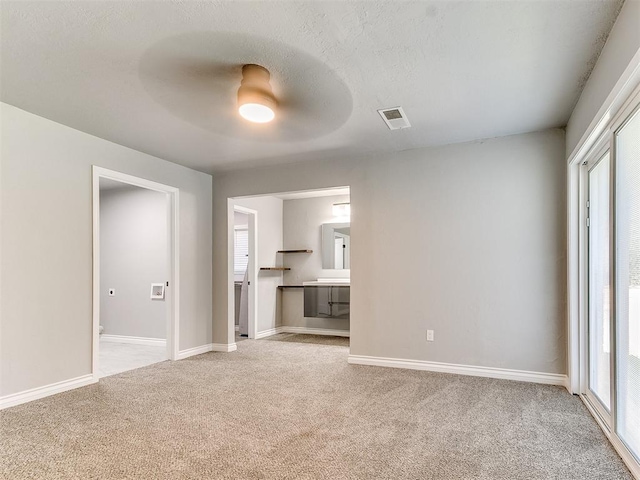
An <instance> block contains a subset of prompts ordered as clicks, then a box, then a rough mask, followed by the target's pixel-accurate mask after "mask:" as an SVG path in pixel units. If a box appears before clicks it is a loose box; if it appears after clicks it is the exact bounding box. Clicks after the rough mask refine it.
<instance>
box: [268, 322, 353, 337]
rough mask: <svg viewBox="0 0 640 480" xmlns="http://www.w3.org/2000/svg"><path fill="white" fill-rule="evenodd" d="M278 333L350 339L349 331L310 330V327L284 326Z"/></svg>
mask: <svg viewBox="0 0 640 480" xmlns="http://www.w3.org/2000/svg"><path fill="white" fill-rule="evenodd" d="M278 328H279V329H280V331H279V332H278V333H301V334H305V335H327V336H331V337H348V336H350V333H349V330H329V329H326V328H308V327H288V326H285V325H283V326H282V327H278Z"/></svg>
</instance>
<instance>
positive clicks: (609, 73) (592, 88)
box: [566, 0, 640, 155]
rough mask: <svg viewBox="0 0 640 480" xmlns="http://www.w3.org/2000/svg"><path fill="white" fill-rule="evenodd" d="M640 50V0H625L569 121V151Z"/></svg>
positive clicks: (568, 153) (567, 149) (569, 152)
mask: <svg viewBox="0 0 640 480" xmlns="http://www.w3.org/2000/svg"><path fill="white" fill-rule="evenodd" d="M638 52H640V0H626V1H625V3H624V5H623V6H622V10H620V13H619V15H618V19H617V20H616V23H615V24H614V26H613V28H612V29H611V32H610V33H609V38H608V39H607V43H606V44H605V46H604V48H603V49H602V52H601V53H600V57H599V58H598V62H597V63H596V66H595V67H594V69H593V71H592V72H591V76H590V77H589V80H588V81H587V83H586V85H585V87H584V89H583V90H582V94H581V95H580V99H579V100H578V103H577V104H576V106H575V108H574V110H573V113H572V114H571V118H570V119H569V123H568V124H567V146H566V152H567V155H570V154H571V153H572V152H573V150H574V148H575V147H576V146H577V145H578V143H579V141H580V139H581V138H582V136H583V135H584V133H585V132H586V131H587V128H588V127H589V124H590V123H591V122H592V121H593V119H594V118H595V117H596V114H597V113H598V110H599V109H600V107H602V105H603V104H604V102H605V100H606V99H607V97H608V96H609V94H610V93H611V91H612V90H613V87H614V86H615V85H616V83H617V82H618V80H619V79H620V77H621V75H622V73H623V72H624V70H625V69H626V68H627V66H628V65H629V63H630V62H631V59H632V58H633V57H634V55H636V54H638Z"/></svg>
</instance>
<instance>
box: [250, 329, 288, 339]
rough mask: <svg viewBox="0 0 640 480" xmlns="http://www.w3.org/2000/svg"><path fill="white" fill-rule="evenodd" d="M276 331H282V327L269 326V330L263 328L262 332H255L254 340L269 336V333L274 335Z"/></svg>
mask: <svg viewBox="0 0 640 480" xmlns="http://www.w3.org/2000/svg"><path fill="white" fill-rule="evenodd" d="M278 333H282V327H276V328H270V329H269V330H263V331H262V332H258V333H256V340H259V339H261V338H265V337H270V336H271V335H276V334H278Z"/></svg>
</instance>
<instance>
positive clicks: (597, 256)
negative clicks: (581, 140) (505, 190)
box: [587, 151, 611, 421]
mask: <svg viewBox="0 0 640 480" xmlns="http://www.w3.org/2000/svg"><path fill="white" fill-rule="evenodd" d="M609 157H610V156H609V152H608V151H607V152H606V153H604V154H603V155H598V156H596V157H595V158H594V161H593V165H592V166H590V167H591V168H590V169H589V200H588V203H587V208H588V212H589V213H588V215H589V216H588V219H587V222H588V227H589V230H588V233H589V236H588V238H589V318H588V326H587V330H588V337H589V339H588V349H587V352H588V362H589V366H588V370H589V375H588V376H589V390H588V395H589V397H590V400H591V401H592V403H593V404H594V406H595V407H596V408H598V410H599V413H600V415H601V416H602V417H603V418H605V419H606V420H607V421H609V420H610V409H611V340H610V337H611V335H610V331H611V288H610V285H611V281H610V279H611V270H610V261H609V259H610V255H611V249H610V241H609V237H610V235H611V229H610V214H609V211H610V201H609V197H610V181H609V179H610V170H611V162H610V158H609Z"/></svg>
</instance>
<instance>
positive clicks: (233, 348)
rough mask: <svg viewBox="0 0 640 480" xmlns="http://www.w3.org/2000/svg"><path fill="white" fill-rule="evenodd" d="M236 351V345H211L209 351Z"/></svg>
mask: <svg viewBox="0 0 640 480" xmlns="http://www.w3.org/2000/svg"><path fill="white" fill-rule="evenodd" d="M237 349H238V345H237V344H236V343H212V344H211V350H212V351H214V352H225V353H229V352H235V351H236V350H237Z"/></svg>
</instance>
